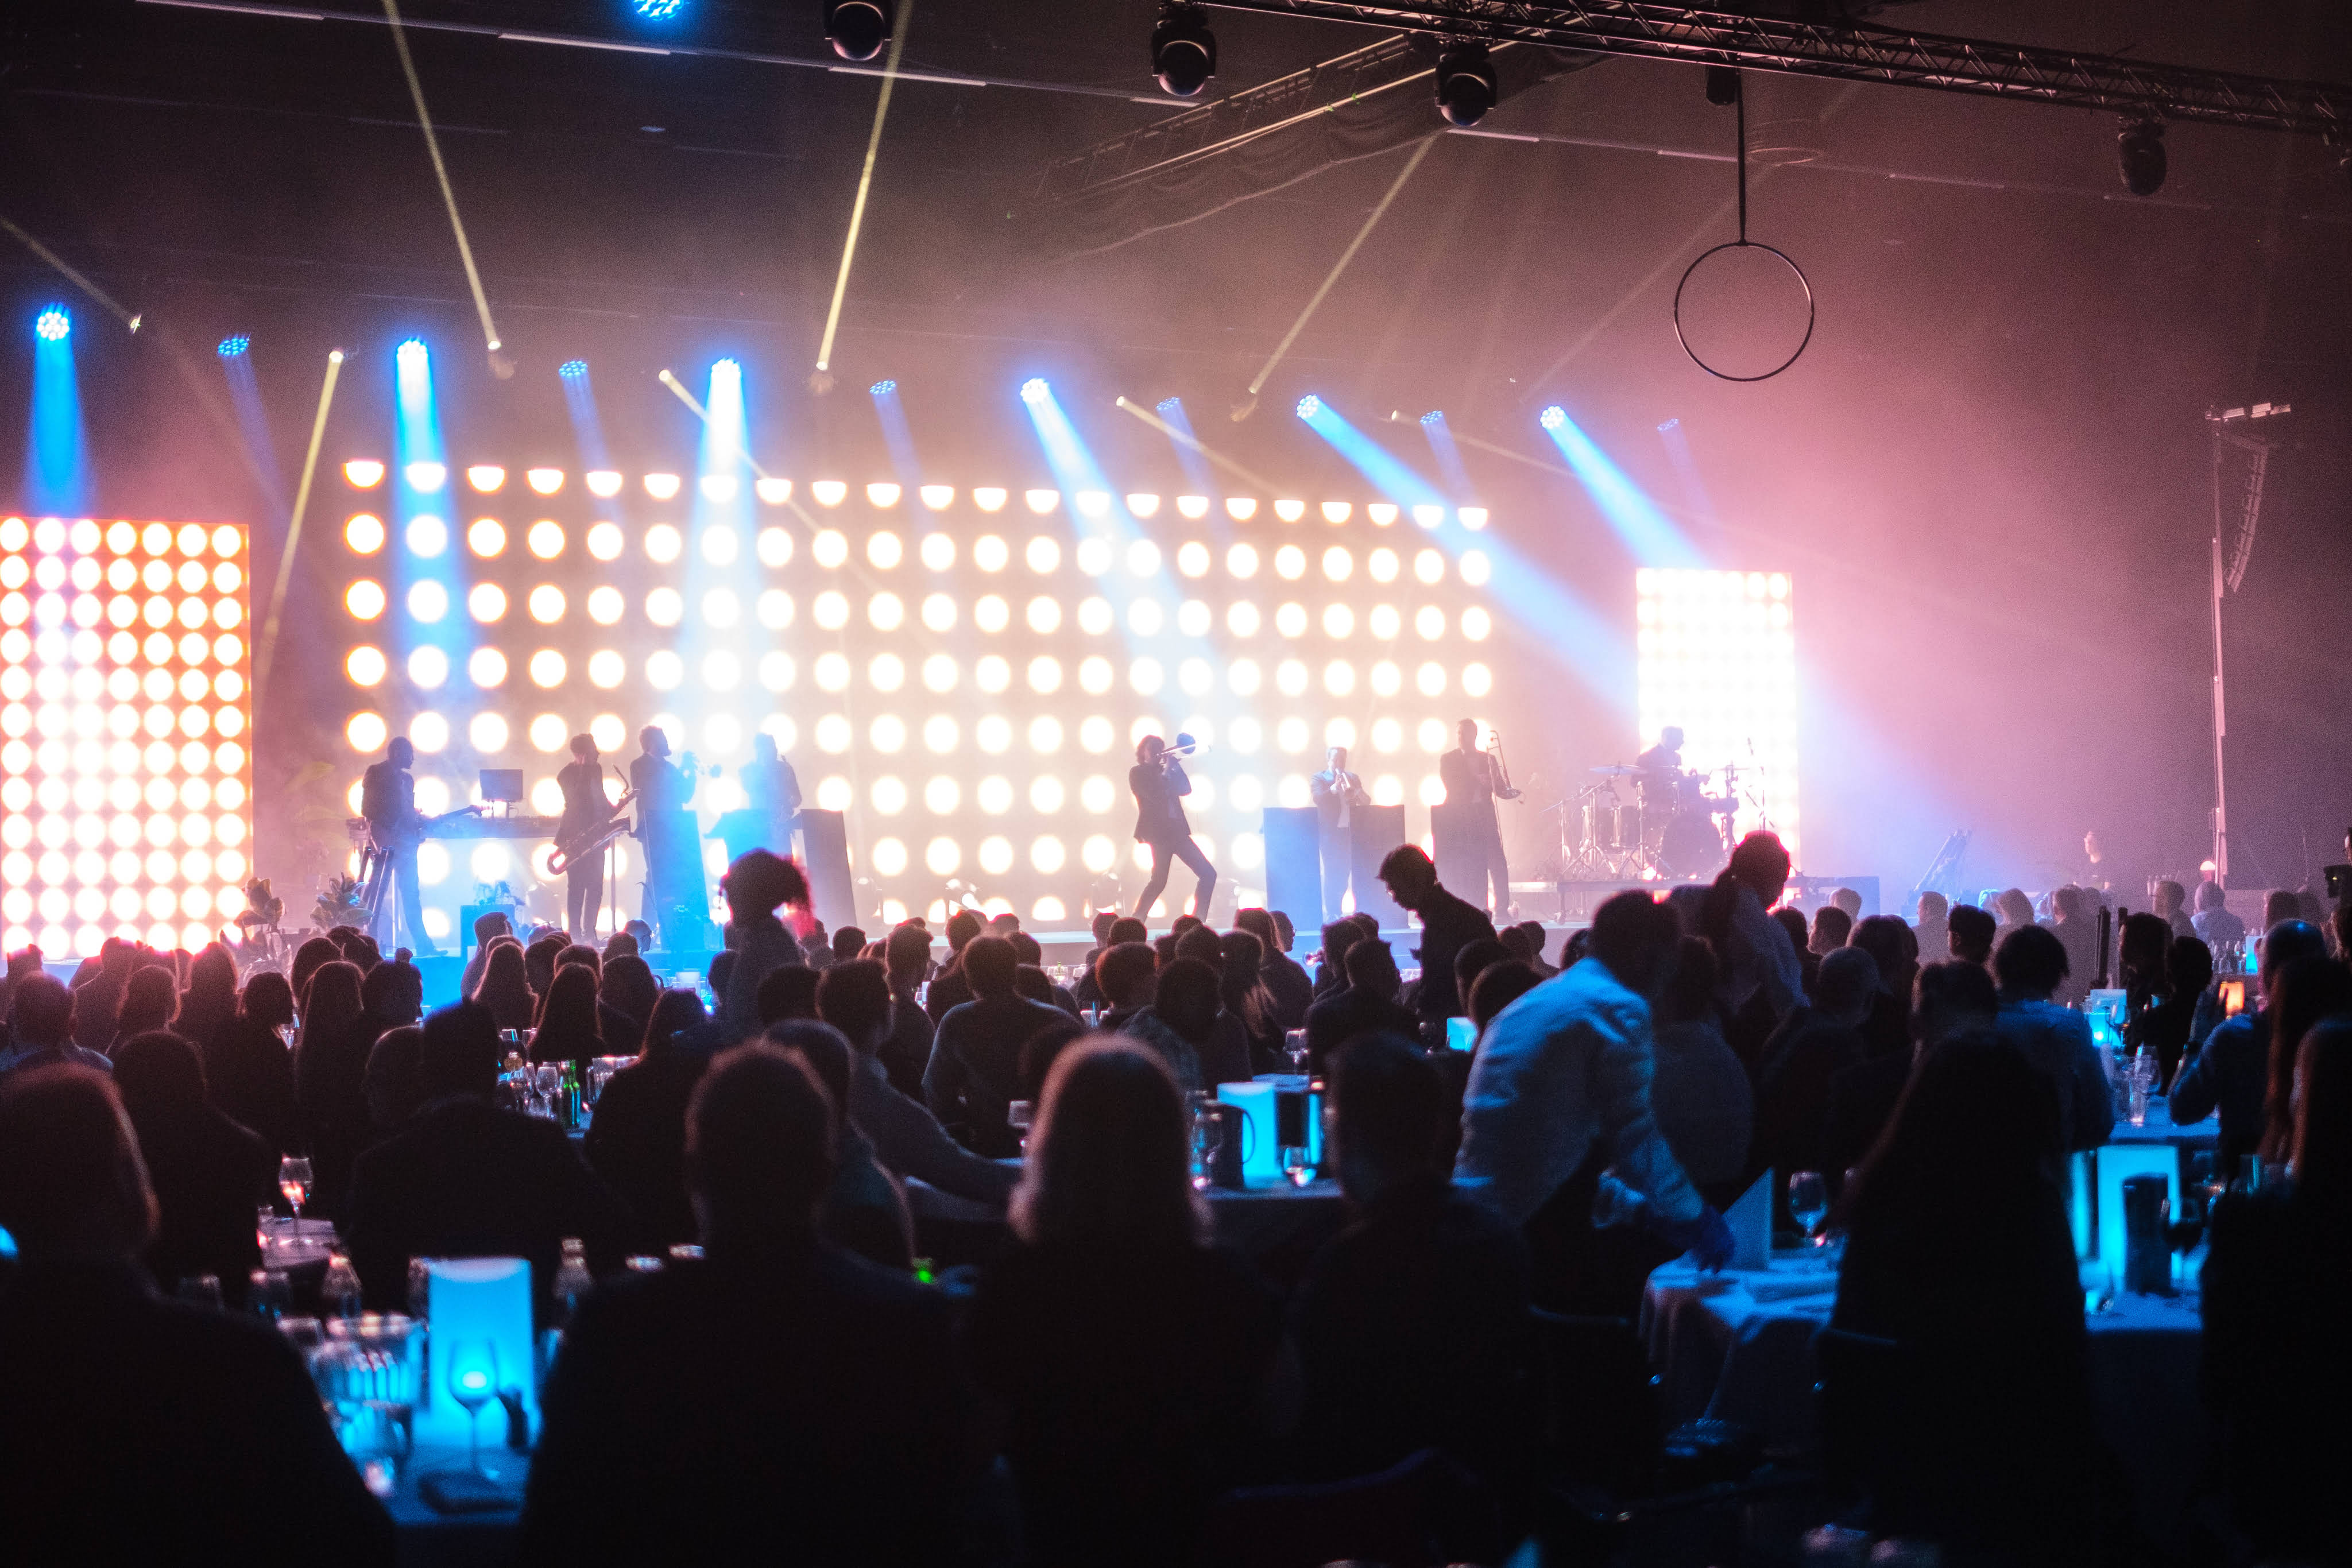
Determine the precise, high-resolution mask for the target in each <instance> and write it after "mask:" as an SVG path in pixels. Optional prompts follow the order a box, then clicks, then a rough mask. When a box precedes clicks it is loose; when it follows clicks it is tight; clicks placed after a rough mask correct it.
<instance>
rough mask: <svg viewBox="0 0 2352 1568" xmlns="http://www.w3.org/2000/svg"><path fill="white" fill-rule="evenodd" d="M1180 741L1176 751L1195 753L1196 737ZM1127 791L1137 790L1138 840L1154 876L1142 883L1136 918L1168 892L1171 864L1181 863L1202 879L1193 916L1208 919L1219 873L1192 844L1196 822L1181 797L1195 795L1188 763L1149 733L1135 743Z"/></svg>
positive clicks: (1136, 819)
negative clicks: (1146, 851)
mask: <svg viewBox="0 0 2352 1568" xmlns="http://www.w3.org/2000/svg"><path fill="white" fill-rule="evenodd" d="M1176 739H1177V741H1178V742H1179V746H1178V748H1177V749H1178V750H1181V751H1189V750H1191V749H1192V737H1190V736H1184V735H1180V736H1178V737H1176ZM1127 787H1128V788H1129V789H1131V790H1133V791H1134V792H1135V841H1136V842H1137V843H1139V844H1146V845H1149V846H1150V850H1151V877H1150V881H1148V882H1146V883H1144V884H1143V896H1142V897H1140V898H1139V899H1137V900H1136V901H1135V914H1136V917H1137V918H1138V919H1142V918H1144V917H1145V916H1146V915H1149V914H1150V909H1151V906H1152V904H1154V903H1155V902H1156V901H1157V900H1158V899H1159V897H1160V894H1162V893H1164V892H1166V891H1167V888H1168V865H1169V862H1171V861H1182V862H1184V863H1185V864H1186V865H1188V866H1190V867H1192V873H1193V874H1194V875H1195V876H1197V877H1199V878H1200V879H1201V880H1200V882H1199V883H1198V884H1197V885H1196V886H1195V887H1194V888H1193V890H1192V915H1193V917H1194V918H1196V919H1200V920H1206V919H1207V918H1208V917H1209V896H1210V894H1213V893H1214V892H1215V891H1216V888H1217V870H1216V868H1215V867H1214V866H1213V865H1211V864H1210V863H1209V857H1208V856H1207V855H1205V854H1202V852H1201V846H1200V845H1199V844H1196V843H1194V842H1193V841H1192V823H1191V822H1189V821H1186V820H1185V817H1184V802H1183V797H1185V796H1187V795H1190V794H1191V793H1192V779H1189V778H1187V777H1185V774H1184V765H1183V764H1182V763H1181V762H1179V761H1178V760H1177V759H1176V752H1175V751H1171V750H1170V749H1169V747H1168V743H1167V742H1166V741H1164V740H1162V739H1160V737H1158V736H1156V735H1147V736H1145V737H1143V738H1142V740H1140V741H1139V742H1138V743H1137V744H1136V747H1135V766H1134V767H1132V768H1129V769H1128V770H1127Z"/></svg>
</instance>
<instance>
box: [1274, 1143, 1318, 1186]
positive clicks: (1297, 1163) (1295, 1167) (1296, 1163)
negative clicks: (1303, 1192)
mask: <svg viewBox="0 0 2352 1568" xmlns="http://www.w3.org/2000/svg"><path fill="white" fill-rule="evenodd" d="M1282 1174H1283V1175H1284V1176H1286V1177H1287V1178H1288V1179H1289V1181H1290V1185H1291V1186H1306V1185H1307V1183H1308V1182H1311V1181H1313V1180H1314V1179H1315V1167H1314V1166H1312V1165H1310V1164H1308V1163H1307V1149H1306V1145H1301V1144H1291V1145H1285V1147H1284V1148H1283V1151H1282Z"/></svg>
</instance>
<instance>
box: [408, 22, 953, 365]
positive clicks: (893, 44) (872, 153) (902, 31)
mask: <svg viewBox="0 0 2352 1568" xmlns="http://www.w3.org/2000/svg"><path fill="white" fill-rule="evenodd" d="M390 3H391V0H385V4H387V5H389V4H390ZM914 14H915V0H899V5H898V16H897V17H896V18H895V19H894V25H893V26H892V27H891V29H890V57H889V59H887V61H885V62H884V63H883V67H882V94H881V97H880V98H878V99H877V100H876V101H875V104H874V129H873V130H872V131H869V132H867V134H866V166H865V167H864V168H863V169H861V170H859V171H858V174H857V199H856V201H854V202H852V203H851V204H849V233H848V235H847V236H846V237H845V238H844V239H843V241H842V245H841V270H840V272H839V273H837V274H835V277H834V280H833V303H832V304H831V305H829V306H827V307H826V308H825V312H824V339H823V340H821V341H820V342H819V343H818V344H817V349H816V369H817V374H818V375H820V376H823V375H824V374H825V373H826V372H827V371H830V370H831V368H832V364H833V338H834V334H835V332H836V331H838V330H839V329H840V328H841V302H842V299H843V298H845V296H846V295H847V294H848V292H849V267H850V264H851V263H852V262H854V261H856V259H857V231H858V229H859V228H860V227H862V226H863V225H864V224H865V222H866V193H867V192H869V191H871V190H872V189H873V186H874V160H875V158H876V157H877V155H878V154H879V153H880V152H881V151H882V122H883V120H886V119H887V118H888V116H889V113H890V89H892V88H893V87H896V86H897V85H898V57H899V56H900V55H902V54H904V53H905V52H906V48H907V26H908V22H909V21H910V20H912V18H913V16H914Z"/></svg>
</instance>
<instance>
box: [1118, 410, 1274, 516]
mask: <svg viewBox="0 0 2352 1568" xmlns="http://www.w3.org/2000/svg"><path fill="white" fill-rule="evenodd" d="M1117 406H1118V407H1119V408H1123V409H1125V410H1126V411H1127V412H1128V413H1131V414H1133V415H1135V417H1136V418H1138V419H1139V420H1141V421H1143V423H1146V424H1148V425H1150V426H1151V428H1152V429H1154V430H1157V431H1159V432H1160V434H1163V435H1165V436H1167V437H1168V439H1169V440H1171V441H1172V442H1175V443H1176V444H1178V445H1180V446H1188V447H1190V448H1192V450H1193V451H1195V452H1197V453H1199V454H1200V455H1202V456H1203V457H1205V458H1207V459H1208V460H1209V461H1210V462H1212V463H1213V464H1215V465H1217V466H1218V467H1220V468H1222V469H1223V470H1224V471H1225V472H1226V473H1228V474H1231V475H1233V476H1234V477H1235V478H1237V479H1240V480H1242V481H1244V483H1246V484H1249V485H1251V486H1255V487H1256V488H1257V489H1259V490H1263V491H1264V492H1265V493H1266V494H1267V495H1269V496H1270V495H1273V494H1275V493H1276V490H1277V489H1278V488H1279V486H1276V484H1275V483H1274V481H1273V480H1271V479H1268V478H1265V477H1264V476H1261V475H1257V474H1253V473H1251V472H1250V471H1249V470H1248V469H1246V468H1244V467H1243V466H1242V465H1240V464H1238V463H1236V462H1234V460H1233V459H1232V458H1230V457H1228V456H1226V455H1224V454H1223V453H1222V452H1220V451H1218V450H1217V449H1216V448H1215V447H1213V446H1211V445H1210V444H1208V443H1207V442H1205V441H1202V440H1200V439H1199V438H1197V437H1195V436H1194V435H1193V434H1192V433H1191V432H1190V431H1185V430H1180V429H1178V428H1177V427H1176V426H1174V425H1172V424H1171V423H1168V422H1167V421H1166V420H1164V419H1162V418H1160V416H1159V415H1158V414H1156V413H1152V412H1151V411H1150V409H1148V408H1145V407H1144V406H1143V405H1142V404H1141V403H1139V402H1132V401H1130V400H1129V399H1128V398H1127V397H1125V396H1121V397H1120V398H1119V399H1118V404H1117Z"/></svg>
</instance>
